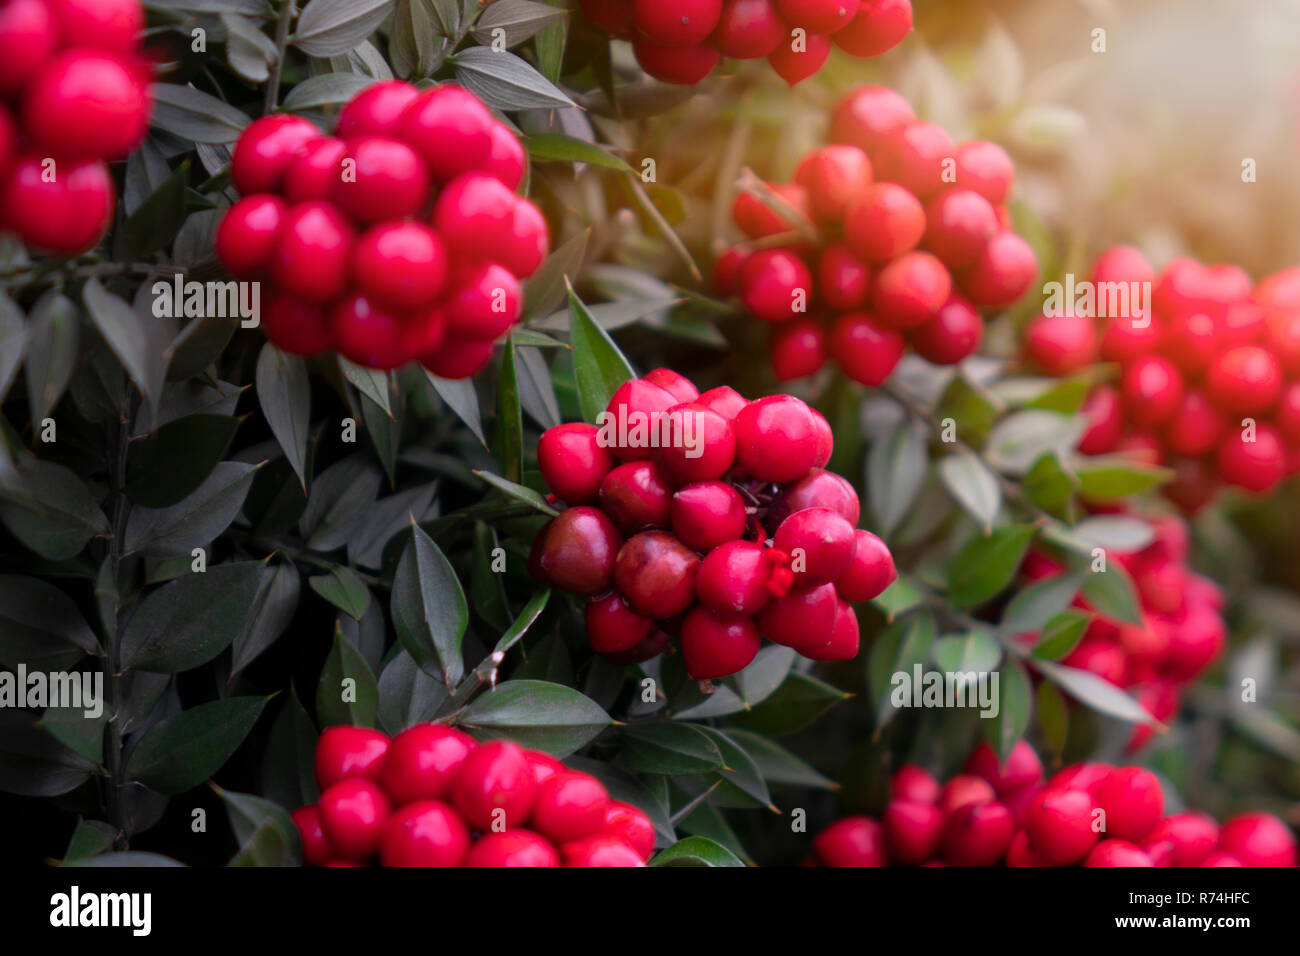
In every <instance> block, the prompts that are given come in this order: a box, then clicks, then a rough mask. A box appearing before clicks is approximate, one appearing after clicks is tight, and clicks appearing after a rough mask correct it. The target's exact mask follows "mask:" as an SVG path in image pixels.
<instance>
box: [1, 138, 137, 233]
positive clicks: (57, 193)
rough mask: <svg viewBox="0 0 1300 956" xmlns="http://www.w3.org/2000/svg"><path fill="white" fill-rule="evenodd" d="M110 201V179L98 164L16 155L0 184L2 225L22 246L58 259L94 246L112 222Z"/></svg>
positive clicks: (112, 195) (113, 193)
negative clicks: (49, 254)
mask: <svg viewBox="0 0 1300 956" xmlns="http://www.w3.org/2000/svg"><path fill="white" fill-rule="evenodd" d="M50 164H54V165H50ZM51 173H53V176H52V177H51V175H50V174H51ZM116 202H117V190H116V188H115V187H114V185H113V177H112V176H111V175H110V174H109V171H108V167H107V166H106V165H104V162H103V161H102V160H91V159H88V160H79V161H74V160H64V161H62V162H57V161H55V160H53V159H43V158H40V157H37V156H25V157H20V158H19V159H18V160H16V161H15V162H14V163H13V165H12V166H11V167H10V169H9V171H8V173H7V174H6V175H5V177H4V181H3V183H2V184H0V209H2V210H3V211H4V212H3V220H4V224H5V227H6V228H8V229H11V230H13V231H14V232H16V233H18V235H19V237H21V238H22V240H23V242H25V243H26V244H27V245H29V246H31V247H33V248H36V249H41V250H44V251H46V252H52V253H56V254H58V255H66V256H70V255H74V254H76V253H80V252H85V251H86V250H88V249H90V248H92V247H93V246H94V245H95V244H96V243H98V242H99V240H100V239H101V238H103V235H104V233H105V232H106V231H107V230H108V226H109V223H111V222H112V221H113V209H114V206H115V205H116Z"/></svg>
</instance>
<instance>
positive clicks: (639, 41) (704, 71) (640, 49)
mask: <svg viewBox="0 0 1300 956" xmlns="http://www.w3.org/2000/svg"><path fill="white" fill-rule="evenodd" d="M632 52H633V53H635V54H636V61H637V63H639V64H640V65H641V69H643V70H645V71H646V72H647V73H649V74H650V75H651V76H653V77H654V78H655V79H656V80H661V81H663V82H664V83H677V84H680V85H682V86H694V85H695V84H696V83H698V82H700V80H702V79H704V78H705V77H706V76H708V75H709V74H710V73H711V72H713V68H714V67H715V66H717V65H718V51H717V50H715V49H714V48H713V47H711V46H707V45H706V44H703V43H701V44H699V45H697V46H687V47H675V46H664V45H662V44H660V43H655V42H653V41H652V40H650V39H649V38H648V37H644V36H641V35H640V34H637V35H636V36H634V37H633V38H632Z"/></svg>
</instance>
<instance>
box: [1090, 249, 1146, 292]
mask: <svg viewBox="0 0 1300 956" xmlns="http://www.w3.org/2000/svg"><path fill="white" fill-rule="evenodd" d="M1088 280H1089V281H1090V282H1092V283H1094V284H1096V285H1101V284H1104V283H1110V282H1136V283H1143V282H1153V281H1155V270H1154V269H1152V268H1151V263H1150V262H1148V261H1147V257H1146V256H1144V255H1143V254H1142V253H1141V251H1140V250H1138V249H1136V248H1135V247H1133V246H1111V247H1110V248H1109V249H1107V250H1105V251H1104V252H1102V254H1101V255H1099V256H1098V257H1097V258H1096V260H1095V261H1094V262H1093V264H1092V271H1091V272H1090V273H1089V275H1088Z"/></svg>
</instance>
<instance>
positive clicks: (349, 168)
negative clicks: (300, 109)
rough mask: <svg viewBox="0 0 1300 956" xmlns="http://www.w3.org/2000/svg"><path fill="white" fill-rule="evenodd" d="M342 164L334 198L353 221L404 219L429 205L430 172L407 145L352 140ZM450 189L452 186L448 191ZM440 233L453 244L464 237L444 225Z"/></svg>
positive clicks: (381, 140)
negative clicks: (341, 173)
mask: <svg viewBox="0 0 1300 956" xmlns="http://www.w3.org/2000/svg"><path fill="white" fill-rule="evenodd" d="M342 164H343V166H342V171H343V175H341V176H340V177H339V179H338V181H337V182H336V183H335V186H334V195H333V198H334V201H335V202H336V203H337V204H338V206H339V208H341V209H342V210H343V211H344V212H346V213H347V214H348V215H350V216H352V217H353V218H354V219H357V220H359V221H361V222H366V223H371V222H382V221H384V220H387V219H401V218H403V217H406V216H413V215H416V214H417V213H419V212H420V211H421V210H422V209H423V208H424V206H425V204H426V203H427V202H428V199H429V173H428V170H427V169H426V168H425V165H424V160H423V159H421V158H420V154H419V153H417V152H416V151H415V150H413V149H412V148H411V147H409V146H407V145H406V144H405V143H402V142H399V141H397V140H395V139H385V138H383V137H380V136H367V137H363V138H361V139H356V140H352V141H350V142H349V143H348V144H347V150H346V152H345V153H344V156H343V159H342ZM488 179H489V181H490V182H493V183H497V180H495V179H491V178H490V177H488ZM497 185H500V183H497ZM453 186H454V184H453ZM502 188H503V189H504V188H505V187H502ZM451 189H452V186H449V187H448V190H447V191H448V192H450V191H451ZM446 194H447V193H445V192H444V194H443V195H444V196H445V195H446ZM510 195H513V193H512V194H510ZM439 231H440V232H444V236H445V238H447V239H448V240H449V241H452V242H458V241H460V240H461V239H462V238H464V237H462V236H460V235H453V234H450V233H447V232H445V231H444V230H443V229H442V226H441V223H439ZM471 248H473V246H471Z"/></svg>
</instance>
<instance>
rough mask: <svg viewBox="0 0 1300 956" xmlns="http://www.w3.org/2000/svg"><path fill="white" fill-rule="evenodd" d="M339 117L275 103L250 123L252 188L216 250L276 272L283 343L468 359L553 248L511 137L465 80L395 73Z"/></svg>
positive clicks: (429, 361)
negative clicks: (308, 114) (423, 82)
mask: <svg viewBox="0 0 1300 956" xmlns="http://www.w3.org/2000/svg"><path fill="white" fill-rule="evenodd" d="M335 133H336V135H334V136H322V135H321V133H320V131H319V130H318V129H317V128H316V126H315V125H314V124H312V123H311V122H309V121H308V120H306V119H303V118H302V117H298V116H292V115H289V114H282V113H277V114H274V115H272V116H265V117H263V118H261V119H259V120H257V121H256V122H254V123H252V124H251V125H249V127H248V128H247V129H246V130H244V132H243V134H242V135H241V136H240V138H239V142H238V143H237V144H236V145H235V150H234V155H233V157H232V159H231V164H230V177H231V181H232V182H233V183H234V186H235V188H236V189H238V190H239V191H240V193H242V194H243V197H244V198H242V199H241V200H240V201H239V202H237V203H236V204H235V205H234V206H232V207H231V208H230V210H229V211H228V212H227V213H226V215H225V216H224V217H223V218H222V220H221V225H220V226H219V228H218V230H217V236H216V248H217V254H218V255H219V256H220V258H221V261H222V262H223V263H224V264H225V266H226V268H228V269H229V270H230V271H231V272H232V273H233V274H234V275H236V276H238V277H240V278H246V279H259V280H260V279H263V278H265V279H268V280H269V281H270V283H271V284H272V285H273V287H274V289H273V292H272V293H271V295H270V296H268V297H267V298H268V299H269V301H268V302H267V303H266V304H265V305H264V306H263V309H262V326H263V328H264V329H265V331H266V335H267V338H269V339H270V340H271V341H272V342H273V343H275V345H276V346H278V347H279V348H281V349H284V350H285V351H286V352H292V353H295V354H299V355H315V354H317V353H319V352H322V351H324V350H326V349H329V348H337V349H338V351H339V352H340V353H341V354H343V355H344V356H345V357H346V358H348V359H350V360H351V361H353V362H356V363H357V364H359V365H365V366H368V367H370V368H377V369H391V368H396V367H398V366H400V365H404V364H405V363H406V362H408V361H411V360H413V359H418V360H419V361H420V362H421V363H423V364H424V366H425V367H426V368H428V369H429V370H430V371H431V372H433V373H434V374H436V375H440V376H442V377H444V378H467V377H469V376H471V375H473V374H474V373H475V372H477V371H478V370H479V369H481V368H482V367H483V366H484V365H485V364H487V362H488V360H489V359H490V358H491V356H492V347H493V342H494V340H496V339H497V338H498V337H499V336H500V335H501V334H502V333H504V332H506V331H507V330H508V329H509V328H510V327H511V325H513V324H514V323H516V322H517V321H519V319H520V317H521V313H522V309H523V295H522V292H521V289H520V285H519V282H520V280H521V279H523V278H526V277H527V276H529V275H532V273H533V272H535V271H536V270H537V267H538V266H540V265H541V263H542V260H543V259H545V257H546V254H547V252H548V251H549V248H550V231H549V228H548V227H547V224H546V219H545V218H544V217H543V216H542V213H541V211H540V210H539V209H538V208H537V206H535V205H534V204H533V203H531V202H529V201H528V200H527V199H525V198H523V197H522V196H520V195H518V194H517V193H515V191H514V190H515V188H516V187H517V186H518V185H519V183H520V181H521V180H522V179H523V174H524V150H523V147H522V146H521V144H520V142H519V140H518V138H517V137H516V136H515V134H514V133H513V132H512V131H511V130H510V129H509V128H508V127H507V126H506V125H505V124H503V123H502V122H500V121H499V120H497V119H496V118H495V117H494V116H493V115H492V113H491V112H490V111H489V110H488V108H487V107H486V106H484V105H483V103H482V101H481V100H479V99H478V97H476V96H475V95H474V94H472V93H470V92H469V91H467V90H464V89H462V88H460V87H458V86H454V85H452V84H443V85H441V86H435V87H431V88H429V89H425V90H417V89H416V88H415V87H414V86H411V85H410V84H409V83H404V82H402V81H400V80H392V81H388V82H382V83H375V84H373V85H371V86H368V87H366V88H365V89H364V90H362V91H361V92H360V93H358V94H357V95H356V96H354V97H353V98H352V99H351V100H350V101H349V102H348V103H347V104H346V105H345V106H344V107H343V109H342V111H341V112H340V113H339V118H338V127H337V129H336V131H335Z"/></svg>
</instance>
